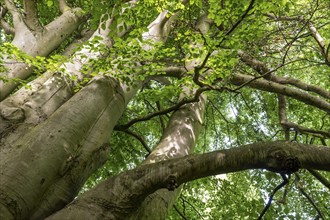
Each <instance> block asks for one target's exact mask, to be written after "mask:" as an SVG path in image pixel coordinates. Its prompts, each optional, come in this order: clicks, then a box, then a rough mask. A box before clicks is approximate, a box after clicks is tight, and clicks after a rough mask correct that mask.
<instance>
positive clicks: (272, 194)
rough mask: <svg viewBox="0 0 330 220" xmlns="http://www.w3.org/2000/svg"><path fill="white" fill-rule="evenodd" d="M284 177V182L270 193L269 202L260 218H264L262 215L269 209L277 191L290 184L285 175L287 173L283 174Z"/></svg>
mask: <svg viewBox="0 0 330 220" xmlns="http://www.w3.org/2000/svg"><path fill="white" fill-rule="evenodd" d="M282 178H283V182H282V183H280V184H279V185H278V186H276V187H275V189H274V190H273V192H272V193H271V194H270V196H269V199H268V202H267V204H266V206H265V207H264V209H263V210H262V212H261V213H260V215H259V217H258V220H260V219H262V217H263V216H264V215H265V214H266V212H267V210H268V209H269V207H270V205H271V204H272V201H273V197H274V195H275V193H276V192H277V191H278V190H280V189H281V188H283V187H284V186H285V185H287V184H288V182H289V180H288V179H287V178H286V177H285V175H282Z"/></svg>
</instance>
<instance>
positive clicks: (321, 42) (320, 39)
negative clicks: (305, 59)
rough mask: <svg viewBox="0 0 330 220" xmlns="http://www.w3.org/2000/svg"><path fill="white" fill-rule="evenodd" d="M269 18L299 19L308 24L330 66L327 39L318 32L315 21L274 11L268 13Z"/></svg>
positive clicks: (278, 19)
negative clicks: (279, 14)
mask: <svg viewBox="0 0 330 220" xmlns="http://www.w3.org/2000/svg"><path fill="white" fill-rule="evenodd" d="M266 15H267V16H268V17H269V18H272V19H274V20H277V21H298V22H303V23H306V24H307V25H308V29H309V32H310V33H311V35H312V36H313V38H314V40H315V41H316V42H317V44H318V46H319V47H320V50H321V54H322V56H323V57H324V60H325V63H326V64H327V65H328V66H330V56H329V51H328V49H327V48H326V44H325V40H324V39H323V37H322V36H321V34H320V33H319V32H318V30H317V29H316V28H315V26H314V25H313V23H312V22H311V21H310V19H305V18H304V17H303V16H293V17H290V16H276V15H275V14H273V13H267V14H266Z"/></svg>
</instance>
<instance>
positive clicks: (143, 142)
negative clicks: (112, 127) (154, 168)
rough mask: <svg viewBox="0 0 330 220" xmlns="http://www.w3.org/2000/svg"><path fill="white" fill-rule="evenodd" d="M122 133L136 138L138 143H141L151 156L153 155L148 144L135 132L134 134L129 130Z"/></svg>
mask: <svg viewBox="0 0 330 220" xmlns="http://www.w3.org/2000/svg"><path fill="white" fill-rule="evenodd" d="M122 132H125V133H126V134H129V135H132V136H133V137H135V138H136V139H137V140H138V141H140V143H141V144H142V146H143V147H144V149H146V151H148V153H149V154H150V153H151V149H150V148H149V147H148V145H147V143H146V142H145V141H144V140H143V138H142V137H140V136H139V135H138V134H136V133H135V132H133V131H131V130H129V129H126V130H122Z"/></svg>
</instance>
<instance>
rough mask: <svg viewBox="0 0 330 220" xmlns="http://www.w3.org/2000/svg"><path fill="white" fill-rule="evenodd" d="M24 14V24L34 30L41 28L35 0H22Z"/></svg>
mask: <svg viewBox="0 0 330 220" xmlns="http://www.w3.org/2000/svg"><path fill="white" fill-rule="evenodd" d="M23 4H24V15H25V19H24V21H25V24H26V25H27V26H28V27H29V28H30V29H31V30H34V31H40V30H41V24H40V22H39V19H38V15H37V2H36V0H24V1H23Z"/></svg>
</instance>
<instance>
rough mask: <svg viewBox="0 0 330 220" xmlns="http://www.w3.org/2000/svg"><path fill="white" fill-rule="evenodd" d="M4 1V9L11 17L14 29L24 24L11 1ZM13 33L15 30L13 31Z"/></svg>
mask: <svg viewBox="0 0 330 220" xmlns="http://www.w3.org/2000/svg"><path fill="white" fill-rule="evenodd" d="M4 1H5V6H6V8H7V9H8V11H9V13H10V14H11V15H12V16H13V23H14V28H16V27H17V26H19V25H20V24H24V22H23V17H22V14H21V13H20V12H19V11H18V9H17V8H16V7H15V4H14V3H13V2H12V0H4ZM15 31H17V30H16V29H15Z"/></svg>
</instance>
